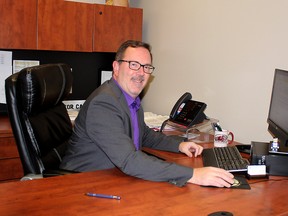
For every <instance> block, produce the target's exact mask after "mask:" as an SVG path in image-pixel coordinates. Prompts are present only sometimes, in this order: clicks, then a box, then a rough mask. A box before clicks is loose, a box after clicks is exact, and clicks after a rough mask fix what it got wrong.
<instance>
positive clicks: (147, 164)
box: [61, 41, 233, 187]
mask: <svg viewBox="0 0 288 216" xmlns="http://www.w3.org/2000/svg"><path fill="white" fill-rule="evenodd" d="M153 70H154V67H153V66H152V54H151V49H150V46H149V45H148V44H146V43H142V42H139V41H126V42H125V43H123V44H122V45H121V46H120V48H119V50H118V51H117V53H116V58H115V61H114V62H113V77H112V78H111V79H110V80H109V81H106V82H105V83H104V84H103V85H101V86H100V87H99V88H97V89H96V90H95V91H94V92H93V93H92V94H91V95H90V96H89V97H88V99H87V100H86V102H85V103H84V105H83V106H82V108H81V110H80V112H79V115H78V117H77V118H76V120H75V126H74V130H73V135H72V137H71V140H70V143H69V145H68V149H67V152H66V155H65V157H64V158H63V162H62V164H61V168H63V169H68V170H75V171H80V172H82V171H92V170H101V169H109V168H114V167H117V168H119V169H120V170H121V171H122V172H124V173H126V174H127V175H131V176H135V177H138V178H142V179H146V180H151V181H167V182H170V183H172V184H175V185H177V186H183V185H185V184H186V183H187V182H188V183H194V184H198V185H207V186H208V185H211V186H217V187H230V185H231V184H233V175H232V174H231V173H229V172H227V171H225V170H222V169H218V168H213V167H205V168H195V169H192V168H190V167H185V166H180V165H177V164H175V163H169V162H165V161H162V160H160V159H157V158H155V157H153V156H148V155H147V154H145V153H144V152H143V151H141V148H142V147H144V146H145V147H149V148H154V149H159V150H165V151H172V152H182V153H184V154H186V155H187V156H188V157H193V155H194V156H195V157H197V156H198V155H200V154H201V153H202V150H203V148H202V147H201V146H199V145H197V144H195V143H193V142H183V141H182V140H181V139H180V138H175V137H173V138H172V137H168V136H165V135H164V134H162V133H159V132H155V131H153V130H152V129H149V128H148V127H147V126H146V124H145V123H144V114H143V109H142V107H141V105H140V99H139V94H140V93H141V91H142V90H143V89H144V87H145V86H146V84H147V82H148V79H149V77H150V75H151V73H152V72H153Z"/></svg>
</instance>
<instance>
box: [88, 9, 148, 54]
mask: <svg viewBox="0 0 288 216" xmlns="http://www.w3.org/2000/svg"><path fill="white" fill-rule="evenodd" d="M142 17H143V10H142V9H139V8H129V7H115V6H107V5H95V22H94V37H93V38H94V41H93V51H96V52H97V51H98V52H101V51H102V52H116V51H117V49H118V47H119V45H120V44H121V43H123V42H124V41H126V40H128V39H131V40H140V41H141V40H142Z"/></svg>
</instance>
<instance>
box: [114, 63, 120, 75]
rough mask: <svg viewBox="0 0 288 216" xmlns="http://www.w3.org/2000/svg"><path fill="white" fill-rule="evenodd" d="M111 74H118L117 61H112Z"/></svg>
mask: <svg viewBox="0 0 288 216" xmlns="http://www.w3.org/2000/svg"><path fill="white" fill-rule="evenodd" d="M112 66H113V74H114V75H115V76H118V73H119V62H118V61H113V64H112Z"/></svg>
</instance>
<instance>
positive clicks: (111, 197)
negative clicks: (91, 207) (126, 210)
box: [86, 193, 121, 200]
mask: <svg viewBox="0 0 288 216" xmlns="http://www.w3.org/2000/svg"><path fill="white" fill-rule="evenodd" d="M86 195H87V196H90V197H99V198H106V199H116V200H120V199H121V197H120V196H114V195H106V194H96V193H86Z"/></svg>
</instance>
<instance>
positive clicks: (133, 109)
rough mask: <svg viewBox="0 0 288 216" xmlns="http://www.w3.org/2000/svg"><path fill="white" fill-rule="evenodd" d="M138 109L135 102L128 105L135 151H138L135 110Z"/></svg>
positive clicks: (137, 129)
mask: <svg viewBox="0 0 288 216" xmlns="http://www.w3.org/2000/svg"><path fill="white" fill-rule="evenodd" d="M138 109H139V105H138V104H137V102H136V101H134V102H133V103H132V104H131V105H130V111H131V120H132V126H133V132H134V133H133V137H134V145H135V147H136V150H139V126H138V118H137V110H138Z"/></svg>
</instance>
